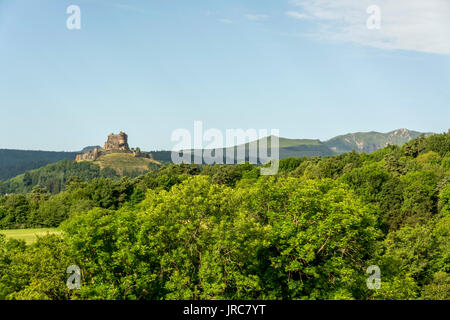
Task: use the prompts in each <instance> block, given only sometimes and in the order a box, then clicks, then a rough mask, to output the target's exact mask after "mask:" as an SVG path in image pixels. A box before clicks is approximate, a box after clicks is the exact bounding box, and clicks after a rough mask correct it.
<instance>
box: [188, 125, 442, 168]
mask: <svg viewBox="0 0 450 320" xmlns="http://www.w3.org/2000/svg"><path fill="white" fill-rule="evenodd" d="M422 134H424V135H425V136H430V135H432V134H433V133H422V132H417V131H411V130H408V129H398V130H394V131H391V132H388V133H380V132H375V131H372V132H357V133H348V134H346V135H341V136H337V137H334V138H332V139H330V140H327V141H323V142H322V141H320V140H314V139H288V138H282V137H280V138H279V156H280V159H283V158H289V157H303V156H306V157H313V156H333V155H337V154H342V153H346V152H350V151H352V150H355V151H356V152H359V153H362V152H365V153H371V152H374V151H376V150H379V149H382V148H384V147H386V146H388V145H389V144H391V145H399V146H400V145H403V144H405V143H406V142H408V141H410V140H412V139H415V138H418V137H420V135H422ZM260 141H261V139H260V140H258V141H257V145H258V146H259V144H260ZM249 145H250V144H249V143H246V144H245V145H240V146H241V147H242V146H243V147H244V148H245V154H246V155H245V159H246V160H248V159H249V158H248V157H249V151H248V150H249ZM267 145H268V148H267V149H268V151H269V152H268V155H270V149H271V148H270V146H271V137H269V139H267ZM238 147H239V146H234V147H229V148H223V149H222V153H223V156H224V160H223V162H224V163H225V157H226V154H227V152H228V153H229V154H231V153H232V152H233V151H234V152H235V154H236V155H237V153H236V152H237V148H238ZM233 149H234V150H233ZM204 151H206V154H211V155H213V156H214V155H215V154H216V151H215V150H212V149H211V150H204ZM184 152H191V153H192V154H193V156H192V159H195V160H197V162H198V163H199V159H196V158H195V156H194V155H195V150H185V151H184ZM199 154H200V153H199Z"/></svg>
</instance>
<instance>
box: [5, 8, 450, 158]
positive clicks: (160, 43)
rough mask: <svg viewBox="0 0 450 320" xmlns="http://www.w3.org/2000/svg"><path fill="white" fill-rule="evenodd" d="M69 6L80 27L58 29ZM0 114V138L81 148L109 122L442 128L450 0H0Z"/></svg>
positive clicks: (141, 139) (324, 131)
mask: <svg viewBox="0 0 450 320" xmlns="http://www.w3.org/2000/svg"><path fill="white" fill-rule="evenodd" d="M72 4H74V5H78V6H79V7H80V9H81V30H68V29H67V27H66V20H67V18H68V17H69V15H68V14H67V13H66V8H67V7H68V6H69V5H72ZM370 4H376V5H378V6H379V7H380V8H381V29H379V30H368V29H367V27H366V20H367V18H368V17H369V16H370V14H368V13H367V12H366V8H367V7H368V6H369V5H370ZM406 4H408V5H407V6H405V5H406ZM0 112H1V116H0V134H1V136H2V137H3V139H2V141H1V142H0V148H8V149H35V150H37V149H40V150H58V151H59V150H66V151H69V150H80V149H81V148H83V147H85V146H87V145H97V144H99V145H102V144H103V142H104V141H105V139H106V136H107V135H108V134H109V133H111V132H115V133H117V132H119V131H125V132H127V133H128V135H129V143H130V146H132V147H134V146H139V147H141V149H144V150H155V149H171V148H172V147H173V145H174V142H171V141H170V137H171V133H172V132H173V131H174V130H175V129H178V128H186V129H189V130H191V131H192V130H193V123H194V120H201V121H203V125H204V127H205V130H206V129H208V128H218V129H220V130H223V131H225V129H233V128H242V129H248V128H255V129H268V130H270V129H279V131H280V135H281V136H283V137H289V138H318V139H321V140H326V139H329V138H331V137H333V136H336V135H339V134H344V133H347V132H357V131H372V130H373V131H380V132H387V131H391V130H394V129H397V128H408V129H412V130H418V131H427V132H428V131H433V132H443V131H447V130H448V129H449V127H450V126H449V123H450V122H449V120H450V1H448V0H429V1H427V2H423V1H422V0H408V1H406V0H390V1H387V0H380V1H377V0H372V1H365V0H333V1H332V0H291V1H289V0H271V1H269V0H251V1H246V0H214V1H211V0H198V1H186V0H178V1H175V0H165V1H159V0H158V1H156V0H154V1H153V0H146V1H124V0H122V1H115V0H114V1H113V0H111V1H107V0H104V1H101V0H91V1H88V0H85V1H81V0H78V1H75V0H73V1H64V0H40V1H31V0H0Z"/></svg>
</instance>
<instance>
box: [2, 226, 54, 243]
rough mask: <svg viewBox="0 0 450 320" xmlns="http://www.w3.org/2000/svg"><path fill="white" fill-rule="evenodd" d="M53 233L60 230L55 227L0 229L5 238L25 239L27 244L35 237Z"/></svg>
mask: <svg viewBox="0 0 450 320" xmlns="http://www.w3.org/2000/svg"><path fill="white" fill-rule="evenodd" d="M54 233H60V231H59V230H58V229H56V228H40V229H12V230H0V234H4V235H5V236H6V238H12V239H18V240H25V242H26V243H27V244H30V243H33V242H35V241H36V240H37V237H42V236H45V235H46V234H54Z"/></svg>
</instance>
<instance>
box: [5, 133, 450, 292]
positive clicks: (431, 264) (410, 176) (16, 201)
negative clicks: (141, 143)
mask: <svg viewBox="0 0 450 320" xmlns="http://www.w3.org/2000/svg"><path fill="white" fill-rule="evenodd" d="M259 172H260V167H258V166H253V165H250V164H239V165H214V166H199V165H172V164H171V165H166V166H162V167H161V168H159V170H158V171H152V172H149V173H147V174H144V175H141V176H138V177H136V178H128V177H124V178H121V179H118V178H115V179H110V178H94V179H92V180H89V177H86V176H85V177H79V178H76V177H72V179H70V180H68V181H66V182H65V191H63V192H60V193H58V194H54V195H52V194H50V193H49V192H48V190H46V189H44V188H41V187H38V186H36V187H34V188H33V189H32V191H31V192H29V193H27V194H10V195H7V196H1V197H0V226H1V228H2V229H10V228H31V227H57V226H59V229H60V230H61V231H62V234H60V235H49V236H45V237H42V238H40V239H39V240H38V241H37V242H35V243H34V244H31V245H26V244H25V243H24V242H22V241H18V240H6V239H4V237H2V236H0V299H450V276H449V271H450V241H449V239H450V237H449V236H450V215H449V214H450V184H449V182H450V131H449V132H448V133H445V134H439V135H433V136H431V137H428V138H424V137H419V138H417V139H414V140H412V141H410V142H409V143H407V144H405V145H403V146H402V147H399V146H389V147H387V148H384V149H381V150H378V151H376V152H374V153H371V154H365V153H357V152H350V153H345V154H341V155H336V156H330V157H310V158H307V157H302V158H288V159H283V160H280V171H279V173H278V174H277V175H275V176H260V174H259ZM70 265H78V266H79V267H80V268H81V270H82V283H81V289H80V290H69V289H68V288H67V286H66V281H67V274H66V269H67V267H68V266H70ZM371 265H376V266H378V267H379V268H380V270H381V288H380V289H376V290H370V289H369V288H368V287H367V285H366V280H367V278H368V276H369V275H368V274H367V273H366V269H367V267H369V266H371Z"/></svg>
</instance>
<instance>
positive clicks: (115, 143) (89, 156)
mask: <svg viewBox="0 0 450 320" xmlns="http://www.w3.org/2000/svg"><path fill="white" fill-rule="evenodd" d="M107 153H129V154H132V155H133V156H134V157H136V158H147V159H153V156H152V154H150V153H147V152H141V151H139V150H138V151H132V150H130V147H129V146H128V135H127V134H126V133H125V132H120V133H119V134H114V133H111V134H110V135H109V136H108V140H106V142H105V145H104V147H103V148H95V149H94V150H93V151H89V152H86V153H83V154H79V155H77V157H76V159H75V161H77V162H78V161H85V160H97V159H98V158H99V157H100V156H101V155H104V154H107Z"/></svg>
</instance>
